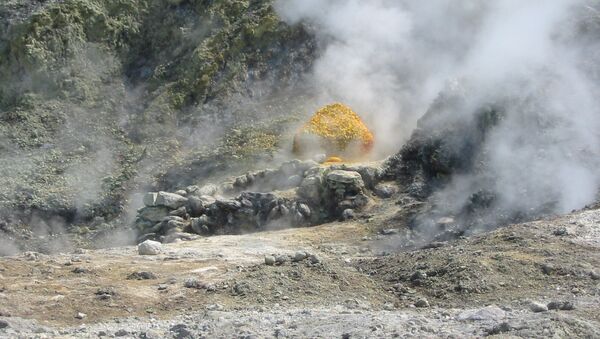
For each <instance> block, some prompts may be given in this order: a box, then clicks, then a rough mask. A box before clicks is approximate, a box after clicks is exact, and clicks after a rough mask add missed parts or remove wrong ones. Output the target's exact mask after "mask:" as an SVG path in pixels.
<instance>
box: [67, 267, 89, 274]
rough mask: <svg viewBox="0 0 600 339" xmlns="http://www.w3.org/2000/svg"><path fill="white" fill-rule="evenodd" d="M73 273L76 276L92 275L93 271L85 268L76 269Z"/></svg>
mask: <svg viewBox="0 0 600 339" xmlns="http://www.w3.org/2000/svg"><path fill="white" fill-rule="evenodd" d="M71 272H73V273H75V274H88V273H91V271H90V270H89V269H87V268H83V267H75V268H74V269H73V270H72V271H71Z"/></svg>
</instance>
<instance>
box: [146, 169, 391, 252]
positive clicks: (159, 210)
mask: <svg viewBox="0 0 600 339" xmlns="http://www.w3.org/2000/svg"><path fill="white" fill-rule="evenodd" d="M380 172H381V170H380V169H379V168H378V167H377V165H373V166H357V167H350V166H346V165H336V166H329V167H327V166H320V165H318V164H317V163H315V162H314V161H299V160H293V161H290V162H286V163H283V164H282V165H281V166H280V167H279V168H278V169H267V170H262V171H258V172H251V173H247V174H244V175H242V176H238V177H234V178H231V179H229V180H226V181H225V182H223V183H221V184H220V185H214V184H209V185H205V186H202V187H198V186H189V187H186V188H185V189H183V190H179V191H177V192H175V193H169V192H150V193H147V194H146V195H145V197H144V199H143V200H144V205H145V207H144V208H142V209H140V210H139V211H138V215H137V219H136V226H137V228H138V229H139V230H140V233H141V234H142V235H143V238H141V239H142V240H145V239H155V240H161V241H163V242H169V241H173V240H175V239H178V238H182V237H184V235H185V234H186V233H187V234H189V233H196V234H200V235H215V234H239V233H241V232H249V231H257V230H265V229H273V228H282V227H299V226H310V225H316V224H320V223H323V222H326V221H330V220H335V219H337V218H340V217H342V216H344V215H345V216H348V215H354V211H355V210H360V209H362V208H364V207H365V206H366V205H367V204H368V202H369V200H370V198H369V196H368V195H367V190H368V189H369V188H371V189H372V188H373V187H375V185H377V183H378V182H379V180H380V178H379V176H380Z"/></svg>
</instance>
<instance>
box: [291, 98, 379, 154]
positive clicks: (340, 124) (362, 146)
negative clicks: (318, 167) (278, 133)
mask: <svg viewBox="0 0 600 339" xmlns="http://www.w3.org/2000/svg"><path fill="white" fill-rule="evenodd" d="M373 139H374V138H373V133H371V131H370V130H369V129H368V128H367V126H366V125H365V123H364V122H363V121H362V120H361V119H360V117H359V116H358V114H356V113H355V112H354V111H353V110H352V109H351V108H350V107H348V106H346V105H344V104H341V103H334V104H331V105H328V106H325V107H323V108H321V109H319V110H318V111H317V112H316V113H315V114H314V115H313V116H312V117H311V118H310V120H309V121H308V122H307V123H306V124H304V125H303V126H302V127H301V128H300V130H299V131H298V133H296V135H295V136H294V145H293V151H294V153H295V154H297V155H300V156H303V155H304V156H306V155H309V156H310V155H315V154H318V153H325V154H326V155H327V157H330V158H332V157H339V158H342V159H344V160H354V159H359V158H363V157H365V156H366V155H367V154H368V153H369V152H370V151H371V149H372V148H373Z"/></svg>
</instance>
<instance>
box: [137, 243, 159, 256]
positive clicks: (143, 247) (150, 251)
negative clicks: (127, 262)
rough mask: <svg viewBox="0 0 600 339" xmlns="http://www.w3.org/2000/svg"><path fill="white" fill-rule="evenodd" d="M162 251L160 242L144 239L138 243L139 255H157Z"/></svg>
mask: <svg viewBox="0 0 600 339" xmlns="http://www.w3.org/2000/svg"><path fill="white" fill-rule="evenodd" d="M160 253H162V244H161V243H159V242H158V241H153V240H146V241H144V242H143V243H141V244H139V245H138V254H139V255H157V254H160Z"/></svg>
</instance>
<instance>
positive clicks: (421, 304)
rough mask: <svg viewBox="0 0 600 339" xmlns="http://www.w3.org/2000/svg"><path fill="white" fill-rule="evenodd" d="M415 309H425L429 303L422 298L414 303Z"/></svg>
mask: <svg viewBox="0 0 600 339" xmlns="http://www.w3.org/2000/svg"><path fill="white" fill-rule="evenodd" d="M415 307H419V308H425V307H429V301H427V299H425V298H422V299H419V300H417V302H415Z"/></svg>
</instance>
